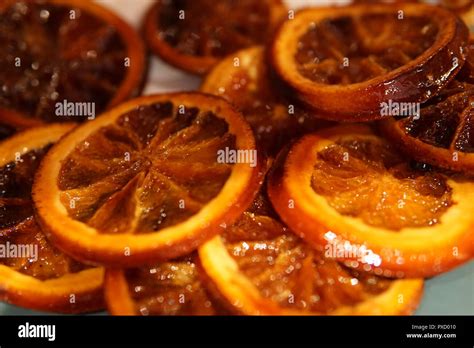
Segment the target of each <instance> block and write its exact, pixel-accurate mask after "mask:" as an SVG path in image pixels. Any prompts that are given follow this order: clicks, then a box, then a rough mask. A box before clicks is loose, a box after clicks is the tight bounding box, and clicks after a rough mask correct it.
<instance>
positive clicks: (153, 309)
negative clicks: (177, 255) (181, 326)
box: [125, 257, 217, 315]
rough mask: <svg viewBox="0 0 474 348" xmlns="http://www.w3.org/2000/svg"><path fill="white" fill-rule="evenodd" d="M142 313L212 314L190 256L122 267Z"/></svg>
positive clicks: (207, 298)
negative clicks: (153, 264) (126, 267)
mask: <svg viewBox="0 0 474 348" xmlns="http://www.w3.org/2000/svg"><path fill="white" fill-rule="evenodd" d="M125 274H126V279H127V283H128V287H129V291H130V294H131V296H132V299H133V301H134V303H135V309H136V311H137V313H140V314H141V315H213V314H217V310H216V308H215V307H214V305H213V303H212V302H211V300H210V298H209V296H208V294H207V292H206V290H205V289H204V287H203V285H202V283H201V280H200V278H199V274H198V270H197V266H196V264H195V263H194V261H193V258H192V257H187V258H183V259H179V260H174V261H168V262H164V263H161V264H159V265H156V266H153V267H146V268H140V269H130V270H127V271H125Z"/></svg>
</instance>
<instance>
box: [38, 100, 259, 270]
mask: <svg viewBox="0 0 474 348" xmlns="http://www.w3.org/2000/svg"><path fill="white" fill-rule="evenodd" d="M260 162H261V159H260V158H258V157H257V152H256V148H255V139H254V137H253V134H252V131H251V129H250V127H249V126H248V124H247V123H246V122H245V120H244V119H243V118H242V116H241V115H240V114H239V113H238V112H237V111H235V110H234V109H233V108H232V107H231V106H230V104H228V103H227V102H226V101H225V100H223V99H221V98H217V97H215V96H210V95H205V94H200V93H181V94H179V93H178V94H164V95H154V96H146V97H141V98H137V99H134V100H132V101H129V102H127V103H124V104H121V105H120V106H119V107H117V108H115V109H113V110H111V111H109V112H107V113H105V114H103V115H102V116H101V117H100V118H98V119H96V120H94V121H92V122H87V124H84V125H83V126H80V127H78V128H76V129H75V130H74V131H73V132H71V133H70V134H68V135H67V136H66V137H64V138H63V139H62V140H61V142H60V143H58V144H57V145H56V146H55V147H53V148H52V149H51V151H50V152H48V154H47V155H46V157H45V159H44V161H43V162H42V165H41V168H40V169H39V171H38V173H37V175H36V179H35V184H34V188H33V199H34V202H35V206H36V209H37V211H38V213H39V217H40V221H41V222H42V224H43V226H44V228H45V230H46V231H47V232H48V235H49V236H50V238H51V239H52V240H53V241H54V243H55V245H57V246H58V247H60V248H62V249H64V250H67V252H68V253H70V254H71V255H73V256H75V257H77V258H78V259H81V260H88V261H91V262H100V263H104V264H108V265H113V266H115V265H116V266H126V267H133V266H135V265H142V264H143V263H147V264H152V263H155V262H160V261H164V260H169V259H172V258H177V257H180V256H184V255H187V254H189V253H190V252H191V251H192V250H194V249H195V248H196V247H197V246H198V245H200V244H201V243H202V242H204V241H205V240H206V239H208V238H210V237H212V236H213V235H215V234H216V233H219V232H220V230H221V229H222V227H221V226H220V225H223V226H225V224H229V223H231V222H232V221H233V220H235V219H236V218H237V217H238V216H239V215H240V214H241V213H242V212H243V211H244V210H245V209H246V208H247V206H248V205H249V204H250V203H251V202H252V199H253V195H254V194H255V192H256V190H257V189H258V187H259V186H260V180H261V178H260V175H259V172H260Z"/></svg>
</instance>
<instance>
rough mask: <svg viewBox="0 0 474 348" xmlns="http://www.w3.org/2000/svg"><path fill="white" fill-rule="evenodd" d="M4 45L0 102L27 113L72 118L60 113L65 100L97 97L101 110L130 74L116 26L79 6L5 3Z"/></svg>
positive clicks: (1, 14) (0, 15)
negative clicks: (57, 111) (127, 71)
mask: <svg viewBox="0 0 474 348" xmlns="http://www.w3.org/2000/svg"><path fill="white" fill-rule="evenodd" d="M0 46H1V47H2V54H1V55H0V65H1V66H2V74H1V75H0V86H1V89H2V91H1V93H0V107H4V108H10V109H14V110H17V111H20V112H23V113H24V114H25V115H26V116H28V117H33V118H37V119H42V120H45V121H54V122H60V121H63V120H68V118H67V117H64V116H61V117H58V116H56V114H55V111H56V103H62V102H63V101H64V100H66V101H67V102H81V103H83V102H89V103H95V113H96V114H99V113H100V112H101V111H103V110H104V109H105V108H106V106H107V104H108V103H109V101H110V100H111V99H112V97H113V96H114V95H115V93H116V91H117V88H118V86H119V85H120V83H121V82H122V80H123V79H124V76H125V64H124V59H125V58H126V56H127V51H126V48H125V45H124V43H123V42H122V39H121V37H120V36H119V34H118V33H117V31H116V30H115V28H114V27H112V26H110V25H109V24H107V23H105V22H104V21H102V20H101V19H99V18H97V17H95V16H93V15H91V14H89V13H87V12H85V11H83V10H80V9H78V8H69V7H65V6H61V5H51V4H47V3H39V2H34V1H33V2H27V1H18V2H16V3H15V4H13V5H11V6H10V7H7V8H3V9H0ZM80 119H82V117H74V118H73V120H75V121H79V120H80ZM69 120H70V118H69Z"/></svg>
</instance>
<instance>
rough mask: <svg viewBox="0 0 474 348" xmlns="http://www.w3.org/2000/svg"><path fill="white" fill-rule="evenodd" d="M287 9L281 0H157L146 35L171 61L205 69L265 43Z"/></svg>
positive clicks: (196, 69) (182, 66) (187, 67)
mask: <svg viewBox="0 0 474 348" xmlns="http://www.w3.org/2000/svg"><path fill="white" fill-rule="evenodd" d="M203 14H205V15H203ZM284 15H286V9H285V6H284V5H283V4H282V2H281V0H262V1H253V0H239V1H233V0H222V1H219V2H218V3H216V2H215V1H210V0H200V1H192V0H157V1H156V3H155V5H154V6H153V7H152V8H151V9H150V10H149V12H148V14H147V17H146V20H145V36H146V40H147V43H148V45H149V47H150V48H151V50H152V51H153V52H154V53H155V54H157V55H159V56H160V57H161V58H163V59H164V60H165V61H167V62H168V63H170V64H172V65H174V66H176V67H178V68H180V69H183V70H186V71H189V72H191V73H195V74H205V73H206V72H208V71H209V70H210V69H211V68H212V67H213V66H214V65H215V64H217V63H218V62H219V59H221V58H223V57H225V56H227V55H228V54H230V53H232V52H235V51H238V50H240V49H242V48H246V47H250V46H253V45H258V44H263V43H266V42H267V41H268V39H269V37H271V35H272V34H273V31H274V29H275V27H276V26H277V24H279V23H280V22H281V20H282V18H283V16H284Z"/></svg>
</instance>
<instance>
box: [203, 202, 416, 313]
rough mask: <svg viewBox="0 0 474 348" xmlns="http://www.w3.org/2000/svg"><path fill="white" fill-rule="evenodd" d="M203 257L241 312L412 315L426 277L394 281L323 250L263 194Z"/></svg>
mask: <svg viewBox="0 0 474 348" xmlns="http://www.w3.org/2000/svg"><path fill="white" fill-rule="evenodd" d="M199 257H200V260H201V263H202V266H203V269H204V271H205V272H206V274H207V276H208V278H209V281H210V283H211V284H212V289H214V291H215V292H216V293H217V294H218V296H221V297H223V298H225V299H226V300H227V302H228V306H229V308H230V309H231V310H233V311H234V312H237V313H242V314H251V315H255V314H263V315H289V314H292V315H308V314H312V315H341V314H342V315H351V314H356V315H368V314H372V315H374V314H385V315H387V314H391V315H394V314H408V313H411V311H412V310H414V308H415V307H416V306H417V303H418V301H419V299H420V296H421V292H422V287H423V280H421V279H414V280H395V281H393V280H389V279H386V278H381V277H377V276H375V275H370V274H365V273H363V272H362V273H361V272H358V271H354V270H351V269H349V268H347V267H345V266H343V265H340V264H338V263H337V262H335V261H334V260H332V259H329V258H326V257H324V256H323V255H322V253H320V252H318V251H316V250H313V249H312V248H311V247H310V246H309V245H308V244H307V243H306V242H304V241H303V240H302V239H300V238H298V237H297V236H296V235H295V234H293V232H292V231H291V230H290V229H288V228H287V227H285V226H284V225H282V224H281V223H280V222H279V221H278V219H277V218H276V215H275V213H274V212H273V211H272V210H271V208H270V204H269V203H268V202H267V199H266V198H265V197H264V196H263V195H262V196H261V197H260V198H259V199H258V200H256V201H255V202H254V205H253V207H252V208H251V209H249V211H247V212H246V213H244V215H243V216H242V217H241V219H240V220H239V221H238V222H237V223H236V224H235V225H233V226H232V227H230V228H228V229H227V230H226V231H225V232H224V234H223V235H222V236H217V237H215V238H213V239H212V240H211V241H209V242H207V243H206V244H204V245H203V246H201V247H200V249H199ZM397 297H402V298H403V301H397Z"/></svg>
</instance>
